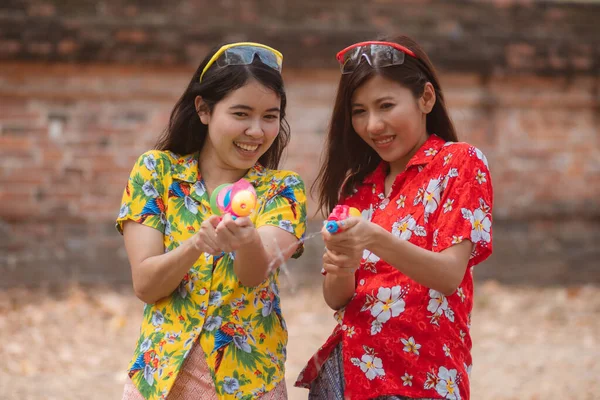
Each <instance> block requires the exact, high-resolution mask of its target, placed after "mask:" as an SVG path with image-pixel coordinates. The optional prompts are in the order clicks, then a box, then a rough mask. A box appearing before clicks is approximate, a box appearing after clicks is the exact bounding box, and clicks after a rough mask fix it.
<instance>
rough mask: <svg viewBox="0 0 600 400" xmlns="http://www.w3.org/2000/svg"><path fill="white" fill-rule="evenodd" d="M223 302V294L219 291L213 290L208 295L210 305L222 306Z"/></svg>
mask: <svg viewBox="0 0 600 400" xmlns="http://www.w3.org/2000/svg"><path fill="white" fill-rule="evenodd" d="M221 303H223V295H222V294H221V292H219V291H216V290H215V291H212V292H210V294H209V295H208V305H209V306H217V307H218V306H220V305H221Z"/></svg>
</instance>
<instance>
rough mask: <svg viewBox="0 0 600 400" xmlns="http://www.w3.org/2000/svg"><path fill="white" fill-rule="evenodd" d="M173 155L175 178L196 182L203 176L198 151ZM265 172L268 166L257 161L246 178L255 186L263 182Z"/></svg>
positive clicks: (172, 167) (172, 168)
mask: <svg viewBox="0 0 600 400" xmlns="http://www.w3.org/2000/svg"><path fill="white" fill-rule="evenodd" d="M171 156H172V157H173V159H174V163H173V164H171V174H172V176H173V179H176V180H179V181H183V182H188V183H191V184H195V183H196V182H198V181H200V180H201V178H202V176H201V175H200V171H199V170H198V156H199V153H198V152H196V153H192V154H187V155H184V156H178V155H176V154H171ZM265 172H266V168H265V167H263V166H262V165H261V164H260V163H258V162H257V163H256V164H254V166H252V168H250V169H249V170H248V172H247V173H246V175H245V176H244V179H246V180H247V181H249V182H250V183H251V184H252V185H253V186H254V187H257V186H258V185H259V184H260V182H262V179H261V178H262V177H263V176H264V175H265Z"/></svg>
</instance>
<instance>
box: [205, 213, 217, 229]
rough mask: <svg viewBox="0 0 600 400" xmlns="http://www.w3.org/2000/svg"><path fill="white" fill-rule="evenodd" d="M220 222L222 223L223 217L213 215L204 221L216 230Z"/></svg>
mask: <svg viewBox="0 0 600 400" xmlns="http://www.w3.org/2000/svg"><path fill="white" fill-rule="evenodd" d="M219 222H221V216H220V215H211V216H210V217H208V218H207V219H205V220H204V222H203V224H204V223H207V224H208V225H210V226H212V227H213V228H216V227H217V225H219Z"/></svg>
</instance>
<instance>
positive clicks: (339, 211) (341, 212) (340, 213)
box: [325, 205, 361, 233]
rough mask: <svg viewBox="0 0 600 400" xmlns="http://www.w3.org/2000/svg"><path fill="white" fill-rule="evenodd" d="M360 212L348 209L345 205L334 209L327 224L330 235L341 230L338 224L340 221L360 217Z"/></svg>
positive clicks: (352, 208)
mask: <svg viewBox="0 0 600 400" xmlns="http://www.w3.org/2000/svg"><path fill="white" fill-rule="evenodd" d="M360 216H361V214H360V211H358V209H357V208H354V207H348V206H344V205H338V206H335V207H334V208H333V211H331V214H329V217H327V222H326V223H325V229H327V232H329V233H337V232H339V230H340V226H339V224H338V222H339V221H343V220H345V219H346V218H349V217H360Z"/></svg>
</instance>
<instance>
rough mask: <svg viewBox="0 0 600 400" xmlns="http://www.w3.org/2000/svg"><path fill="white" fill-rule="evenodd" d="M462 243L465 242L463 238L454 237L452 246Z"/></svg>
mask: <svg viewBox="0 0 600 400" xmlns="http://www.w3.org/2000/svg"><path fill="white" fill-rule="evenodd" d="M462 241H463V237H462V236H456V235H452V244H459V243H462Z"/></svg>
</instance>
